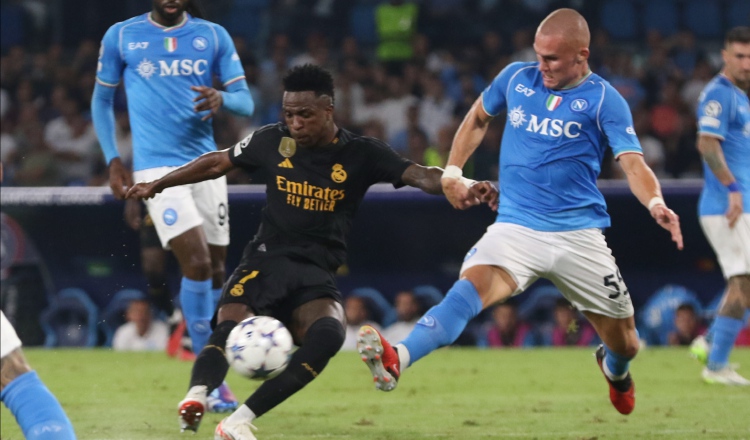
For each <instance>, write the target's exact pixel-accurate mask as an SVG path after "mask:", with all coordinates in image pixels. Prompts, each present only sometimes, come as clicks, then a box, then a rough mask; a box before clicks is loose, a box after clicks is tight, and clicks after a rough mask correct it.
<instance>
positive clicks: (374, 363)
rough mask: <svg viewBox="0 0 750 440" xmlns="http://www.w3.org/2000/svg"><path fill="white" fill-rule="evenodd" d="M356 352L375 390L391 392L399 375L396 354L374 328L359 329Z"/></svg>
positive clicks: (367, 326)
mask: <svg viewBox="0 0 750 440" xmlns="http://www.w3.org/2000/svg"><path fill="white" fill-rule="evenodd" d="M357 351H358V352H359V354H360V356H361V357H362V361H364V362H365V363H366V364H367V367H368V368H370V372H371V373H372V378H373V381H374V382H375V388H377V389H379V390H382V391H391V390H394V389H395V388H396V385H397V384H398V378H399V376H400V375H401V368H400V362H399V359H398V353H397V352H396V350H395V349H394V348H393V347H392V346H391V344H390V343H388V341H387V340H386V339H385V338H384V337H383V335H381V334H380V332H379V331H377V330H376V329H375V328H374V327H372V326H369V325H364V326H362V328H360V329H359V335H358V337H357Z"/></svg>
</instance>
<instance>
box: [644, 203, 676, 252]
mask: <svg viewBox="0 0 750 440" xmlns="http://www.w3.org/2000/svg"><path fill="white" fill-rule="evenodd" d="M651 217H653V218H654V220H656V223H657V224H658V225H659V226H661V227H662V228H664V229H666V230H667V231H669V233H670V234H672V241H674V242H675V243H677V249H679V250H682V248H683V246H682V230H681V229H680V217H679V216H678V215H677V214H675V212H674V211H672V210H671V209H669V208H667V207H666V206H664V205H661V204H659V205H656V206H654V207H653V208H651Z"/></svg>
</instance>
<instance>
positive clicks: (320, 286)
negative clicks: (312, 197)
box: [219, 250, 342, 325]
mask: <svg viewBox="0 0 750 440" xmlns="http://www.w3.org/2000/svg"><path fill="white" fill-rule="evenodd" d="M319 298H332V299H334V300H335V301H337V302H339V303H341V302H342V297H341V292H339V290H338V287H336V282H335V278H334V274H333V273H331V272H330V271H328V270H325V269H323V268H321V267H320V266H318V265H315V264H313V263H311V262H310V261H307V260H305V259H302V258H299V257H295V256H290V255H284V254H280V253H277V252H274V253H272V254H271V253H265V252H259V251H257V250H256V251H251V252H245V254H244V255H243V257H242V260H241V261H240V264H239V266H237V269H235V270H234V272H233V273H232V275H231V276H230V277H229V280H228V281H227V282H226V284H224V290H223V292H222V295H221V300H220V301H219V307H221V306H222V305H224V304H231V303H241V304H245V305H247V306H248V307H249V308H250V309H251V310H252V311H253V313H255V314H256V315H265V316H273V317H274V318H276V319H278V320H279V321H281V322H283V323H284V324H286V325H289V322H290V319H291V316H292V311H294V310H295V309H296V308H297V307H299V306H301V305H303V304H305V303H308V302H310V301H312V300H315V299H319Z"/></svg>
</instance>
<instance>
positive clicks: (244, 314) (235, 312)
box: [217, 303, 253, 323]
mask: <svg viewBox="0 0 750 440" xmlns="http://www.w3.org/2000/svg"><path fill="white" fill-rule="evenodd" d="M251 316H253V313H252V312H251V311H250V310H249V308H248V307H247V306H246V305H244V304H241V303H229V304H223V305H221V306H220V307H219V312H218V314H217V322H224V321H234V322H235V323H238V322H242V321H244V320H245V319H247V318H249V317H251Z"/></svg>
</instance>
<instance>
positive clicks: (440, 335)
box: [401, 280, 482, 365]
mask: <svg viewBox="0 0 750 440" xmlns="http://www.w3.org/2000/svg"><path fill="white" fill-rule="evenodd" d="M481 311H482V300H481V299H480V298H479V293H477V289H475V288H474V285H473V284H471V281H468V280H459V281H456V283H455V284H454V285H453V287H451V289H450V290H449V291H448V295H446V297H445V298H443V300H442V301H440V304H438V305H436V306H435V307H433V308H431V309H430V310H428V311H427V313H426V314H425V315H424V316H423V317H422V318H421V319H420V320H419V322H417V325H416V326H415V327H414V330H412V331H411V333H409V336H407V337H406V339H404V340H403V341H402V342H401V343H402V344H403V345H404V346H405V347H406V349H407V350H409V365H411V364H413V363H414V362H416V361H418V360H419V359H421V358H423V357H425V356H427V355H428V354H429V353H430V352H432V351H434V350H435V349H437V348H440V347H443V346H445V345H449V344H451V343H453V341H455V340H456V339H457V338H458V337H459V336H460V335H461V332H462V331H463V330H464V328H466V324H467V323H468V322H469V321H470V320H471V319H472V318H474V317H475V316H477V315H478V314H479V312H481Z"/></svg>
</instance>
